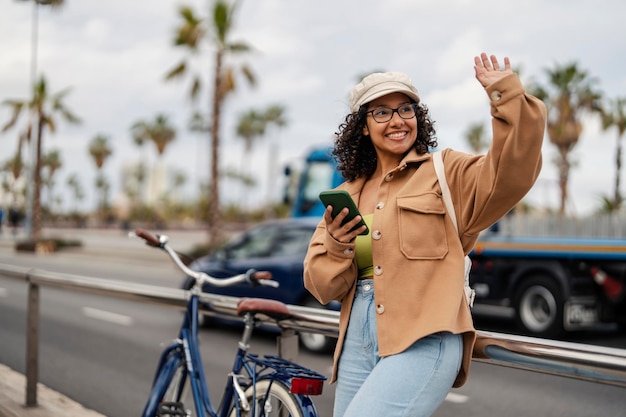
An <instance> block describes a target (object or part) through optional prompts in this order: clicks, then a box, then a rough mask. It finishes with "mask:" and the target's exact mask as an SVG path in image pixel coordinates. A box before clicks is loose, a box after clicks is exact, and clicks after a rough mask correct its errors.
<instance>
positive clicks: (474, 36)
mask: <svg viewBox="0 0 626 417" xmlns="http://www.w3.org/2000/svg"><path fill="white" fill-rule="evenodd" d="M187 3H188V4H191V5H193V6H194V7H195V9H196V11H197V12H198V13H199V14H200V15H202V16H206V13H207V11H208V8H209V2H208V1H207V0H190V1H188V2H187ZM179 5H180V3H179V2H177V1H174V0H152V1H151V0H133V1H130V2H129V1H122V0H110V1H106V2H66V5H65V7H63V8H62V9H61V10H59V11H57V12H52V11H50V10H46V9H45V8H41V10H40V14H39V16H40V20H39V22H40V25H39V52H38V65H37V67H38V69H39V72H42V73H44V74H45V75H46V77H47V79H48V80H49V84H50V88H51V90H52V91H53V92H56V91H60V90H62V89H64V88H66V87H72V91H71V93H70V94H69V95H68V96H67V98H66V99H67V105H68V107H70V108H71V109H72V110H73V111H75V112H76V113H77V114H78V115H79V116H80V117H81V118H82V119H83V123H82V124H81V125H80V126H70V125H66V124H64V123H61V122H59V130H58V132H57V134H56V135H54V136H48V137H46V139H45V148H46V149H47V150H49V149H51V148H59V149H60V150H61V152H62V158H63V161H64V167H63V169H62V171H61V172H60V173H59V174H58V175H59V178H58V183H61V182H63V183H64V182H65V178H66V177H67V176H68V175H69V173H71V172H80V173H81V179H83V181H84V184H85V186H86V188H89V192H90V194H93V193H92V190H91V188H93V181H94V178H95V168H94V164H93V161H91V160H90V159H89V157H88V155H87V150H86V149H87V146H88V143H89V141H90V140H91V139H92V138H93V137H94V136H95V135H96V134H99V133H102V134H107V135H110V137H111V141H112V144H113V146H114V156H113V157H112V158H111V160H110V161H109V162H107V165H106V166H105V167H106V172H107V174H108V175H109V176H110V179H111V182H112V183H113V184H112V185H113V190H112V191H113V193H114V194H116V193H117V194H119V192H120V180H119V177H120V175H121V173H120V172H121V167H122V166H123V165H124V164H126V163H128V162H129V161H133V160H139V159H140V158H142V157H145V156H144V153H143V152H147V151H148V149H146V150H145V151H143V152H142V151H141V150H140V149H138V148H136V147H135V146H134V145H133V144H132V140H131V138H130V132H129V127H130V125H131V124H132V123H134V122H136V121H137V120H139V119H152V118H154V117H155V115H156V114H157V113H164V114H167V115H168V116H169V117H170V119H171V121H172V123H174V124H175V125H176V126H177V128H178V137H177V139H176V141H175V142H174V143H173V144H172V145H171V146H170V148H168V150H167V151H166V155H165V156H164V161H165V163H166V164H167V165H168V166H171V167H172V168H174V169H182V170H185V172H187V174H188V177H189V178H190V179H193V181H194V183H196V182H197V181H199V180H201V179H206V178H207V175H208V163H209V162H208V161H209V158H208V144H207V142H208V139H207V138H201V137H199V136H198V135H195V134H192V133H190V132H188V131H187V130H186V124H187V120H188V118H189V114H190V111H191V108H192V106H191V104H190V103H189V102H188V100H187V88H188V86H189V84H188V81H187V82H186V81H185V80H183V81H181V82H172V83H165V82H164V81H163V76H164V74H165V73H166V71H167V70H168V69H170V68H172V66H173V65H175V64H176V63H177V62H178V61H179V60H180V59H181V58H182V57H183V56H184V53H183V52H182V51H180V50H176V49H175V48H173V47H172V41H171V38H172V34H173V31H174V28H175V27H176V25H177V23H178V16H177V9H178V7H179ZM240 5H241V7H240V9H239V13H238V15H237V19H236V25H235V32H234V34H235V36H234V38H235V39H242V40H245V41H246V42H248V43H250V44H251V45H253V46H254V48H255V52H254V53H252V54H250V55H249V56H247V57H246V59H245V62H246V63H249V64H250V65H251V67H252V68H253V69H254V71H255V73H256V74H257V76H258V79H259V85H258V87H257V88H255V89H250V88H248V87H246V86H243V85H242V88H240V89H239V91H238V92H237V93H236V94H235V95H233V96H232V97H230V98H229V100H228V101H227V103H226V106H225V109H224V111H225V113H224V124H223V127H222V137H223V146H222V158H223V161H224V164H225V165H232V166H235V167H240V166H241V155H242V151H241V140H240V139H238V138H237V137H236V135H235V133H234V127H235V125H236V121H237V117H238V115H239V114H241V113H242V112H243V111H245V110H247V109H249V108H263V107H265V106H268V105H271V104H281V105H283V106H285V108H286V109H287V118H288V119H289V125H288V126H286V127H285V128H284V129H282V130H280V131H274V132H272V136H271V137H267V138H264V140H263V142H262V143H259V145H258V146H257V147H256V148H255V152H254V155H253V158H252V160H251V161H250V166H251V169H254V170H255V171H257V172H259V173H262V174H260V175H259V177H260V180H261V181H265V179H264V178H265V175H264V173H266V172H267V170H268V169H267V165H268V157H267V154H268V146H269V144H270V143H279V144H280V152H279V153H278V154H277V159H278V161H277V162H278V163H279V164H284V163H288V162H293V161H295V160H297V159H298V158H300V157H302V156H303V155H304V153H305V152H306V150H307V149H308V148H310V147H312V146H314V145H319V144H330V143H331V137H332V134H333V133H334V132H335V130H336V129H337V126H338V124H339V123H340V122H341V121H342V120H343V117H344V115H345V113H346V111H347V95H348V92H349V91H350V88H351V87H352V85H353V84H354V83H355V82H356V79H357V77H358V76H359V75H362V74H363V73H366V72H369V71H372V70H381V69H382V70H399V71H404V72H406V73H408V74H409V75H410V76H411V78H412V79H413V81H414V82H415V84H416V85H417V88H418V90H419V91H420V94H421V96H422V98H423V101H424V102H425V103H426V104H427V105H428V106H429V108H430V110H431V113H432V115H433V118H434V119H435V120H436V121H437V127H438V137H439V142H440V145H441V146H451V147H454V148H457V149H461V150H463V149H465V148H466V145H465V138H464V136H463V135H464V131H465V130H466V128H467V126H468V125H469V124H470V123H474V122H476V121H481V120H483V121H485V123H488V121H489V105H488V101H487V97H486V95H485V93H484V91H482V89H481V88H480V86H479V85H478V83H477V81H476V80H475V78H474V72H473V57H474V55H476V54H478V53H480V52H482V51H486V52H488V53H495V54H497V55H498V56H503V55H505V54H506V55H508V56H510V57H511V60H512V62H513V65H519V66H521V67H522V79H523V80H530V79H536V80H542V81H543V80H545V78H543V77H545V73H544V70H545V68H547V67H552V66H553V65H554V64H555V63H566V62H569V61H573V60H574V61H577V62H578V63H579V65H580V67H581V68H583V69H586V70H588V71H589V73H590V74H591V75H592V76H595V77H597V78H598V79H599V81H600V85H599V87H600V88H601V89H602V90H603V91H605V93H606V94H607V96H608V97H618V96H624V95H626V73H625V72H624V71H623V68H624V66H625V64H626V63H625V62H624V61H625V60H626V58H625V57H626V44H624V42H623V39H625V38H626V29H625V28H624V25H622V24H621V23H620V22H619V21H618V19H621V16H624V15H625V14H626V13H625V12H626V3H624V4H623V3H619V2H613V1H610V0H596V1H593V2H592V1H591V0H570V1H566V0H552V1H550V2H544V1H540V0H528V1H526V2H501V1H495V0H480V1H479V0H451V1H446V2H415V1H411V0H389V1H385V2H381V1H369V0H365V1H364V0H346V1H341V2H339V1H336V0H334V1H329V0H319V1H316V2H298V1H290V0H264V1H262V2H260V1H242V2H241V3H240ZM31 16H32V7H30V5H29V4H25V3H20V2H10V3H8V4H5V5H4V6H3V7H2V13H1V14H0V38H1V39H3V41H2V42H0V56H2V61H3V62H2V65H0V101H1V100H5V99H8V98H25V97H26V96H28V94H29V92H30V87H29V86H30V80H31V78H30V71H31V69H30V68H31V66H30V63H31V61H30V57H31V27H30V22H31ZM211 53H212V52H211V50H210V49H206V50H204V52H203V54H204V55H203V56H202V59H200V60H197V61H196V62H195V65H194V69H196V70H198V71H202V73H203V74H206V80H207V82H208V81H210V78H209V77H210V71H211V69H212V67H211ZM207 93H208V92H205V94H207ZM198 106H199V108H201V109H203V110H204V111H207V109H208V107H209V99H208V98H207V97H206V95H205V96H204V97H203V99H202V100H201V101H200V102H199V103H198ZM9 116H10V113H9V112H8V109H7V108H5V107H4V106H2V107H0V124H3V122H4V121H6V120H7V119H8V117H9ZM594 123H597V122H594V121H593V120H592V119H590V120H589V122H588V123H586V126H585V131H584V133H583V136H582V137H581V140H580V143H579V145H578V146H577V148H576V149H575V154H576V155H577V156H578V158H579V163H578V166H576V167H575V168H574V169H573V170H572V174H571V193H572V194H571V195H572V199H573V200H574V202H575V207H576V209H577V210H578V212H580V213H583V212H589V211H590V210H592V209H593V207H594V206H597V194H598V193H599V192H602V193H611V192H612V181H613V179H612V178H613V175H614V167H613V165H614V164H613V152H614V144H615V135H614V134H613V133H611V132H602V131H601V130H600V129H599V128H598V127H597V125H594ZM15 138H16V133H15V132H8V133H5V134H0V161H3V160H6V159H7V158H8V155H11V154H12V152H13V149H14V146H15V144H16V139H15ZM546 140H547V139H546ZM544 150H545V152H544V154H545V157H544V161H545V162H544V169H543V171H542V174H541V180H540V182H539V183H538V184H541V185H539V186H538V187H537V191H535V190H533V192H532V193H531V195H532V196H534V197H533V198H535V199H536V200H537V201H538V202H540V203H541V204H543V203H544V202H545V204H554V201H555V200H556V199H555V198H553V197H554V195H555V193H557V192H558V190H557V189H555V187H553V186H552V184H554V179H555V178H556V176H555V168H554V166H553V164H552V159H553V157H554V150H553V149H552V147H551V145H550V144H549V143H546V145H545V146H544ZM150 155H151V156H149V158H151V160H154V158H155V156H154V153H152V154H150ZM623 183H626V182H625V181H623ZM58 188H61V187H58ZM195 189H196V187H195V185H193V186H192V184H191V183H190V184H187V186H186V191H185V192H186V193H187V194H186V195H189V196H191V195H194V193H195ZM253 194H254V193H253ZM223 195H224V196H225V197H226V198H231V199H234V200H235V201H236V199H237V198H238V195H235V196H230V197H228V189H226V190H225V192H224V193H223ZM265 195H266V192H265V186H264V185H263V184H262V185H261V186H260V187H259V191H258V192H256V194H255V196H253V198H252V199H251V200H250V201H258V202H259V203H262V202H264V198H265ZM537 196H538V197H537ZM94 202H95V198H94V197H93V195H91V196H90V197H89V198H88V199H87V200H86V201H85V203H84V204H85V205H86V206H87V205H88V206H89V208H93V205H94Z"/></svg>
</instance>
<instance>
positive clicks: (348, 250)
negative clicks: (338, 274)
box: [343, 248, 354, 255]
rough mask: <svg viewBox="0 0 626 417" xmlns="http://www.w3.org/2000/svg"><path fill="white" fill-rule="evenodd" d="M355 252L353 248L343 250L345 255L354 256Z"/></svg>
mask: <svg viewBox="0 0 626 417" xmlns="http://www.w3.org/2000/svg"><path fill="white" fill-rule="evenodd" d="M353 252H354V249H352V248H347V249H344V250H343V254H344V255H352V253H353Z"/></svg>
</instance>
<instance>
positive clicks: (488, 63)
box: [474, 52, 513, 87]
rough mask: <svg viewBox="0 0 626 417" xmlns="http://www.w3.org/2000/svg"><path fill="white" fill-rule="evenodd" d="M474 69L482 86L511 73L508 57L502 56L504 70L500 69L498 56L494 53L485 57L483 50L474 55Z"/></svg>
mask: <svg viewBox="0 0 626 417" xmlns="http://www.w3.org/2000/svg"><path fill="white" fill-rule="evenodd" d="M474 71H475V72H476V79H477V80H478V81H479V82H480V84H481V85H482V86H483V87H487V86H489V85H491V84H493V83H495V82H496V81H498V80H501V79H502V78H504V77H506V76H507V75H509V74H512V73H513V71H512V70H511V62H510V61H509V57H506V56H505V57H504V70H500V64H499V63H498V58H496V56H495V55H491V57H487V54H486V53H484V52H483V53H482V54H480V56H475V57H474Z"/></svg>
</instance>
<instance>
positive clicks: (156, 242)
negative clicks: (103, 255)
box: [134, 229, 326, 417]
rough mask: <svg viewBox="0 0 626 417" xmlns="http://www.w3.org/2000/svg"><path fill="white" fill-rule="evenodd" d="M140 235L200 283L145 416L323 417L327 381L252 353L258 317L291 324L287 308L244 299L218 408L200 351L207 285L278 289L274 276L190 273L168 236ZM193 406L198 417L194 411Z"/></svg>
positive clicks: (159, 368) (168, 351) (163, 360)
mask: <svg viewBox="0 0 626 417" xmlns="http://www.w3.org/2000/svg"><path fill="white" fill-rule="evenodd" d="M134 235H136V236H138V237H140V238H142V239H144V240H145V241H146V243H147V244H148V245H150V246H153V247H157V248H161V249H163V250H165V251H166V252H167V253H168V254H169V255H170V257H171V258H172V260H174V263H175V264H176V265H177V266H178V267H179V268H180V269H181V270H183V272H184V273H186V274H187V275H189V276H190V277H193V278H194V279H195V280H196V283H195V285H194V287H193V288H192V289H191V291H190V297H189V302H188V303H187V310H186V312H185V316H184V319H183V323H182V326H181V328H180V333H179V336H178V338H177V339H176V340H174V341H173V342H172V343H171V344H170V345H169V346H168V347H166V348H165V350H164V351H163V353H162V354H161V358H160V360H159V364H158V366H157V371H156V375H155V377H154V382H153V385H152V390H151V392H150V397H149V399H148V403H147V404H146V407H145V409H144V411H143V413H142V416H143V417H155V416H161V417H179V416H195V417H206V416H210V417H262V416H267V417H269V416H281V417H282V416H292V417H317V415H318V414H317V409H316V408H315V405H314V404H313V402H312V400H311V398H310V396H312V395H320V394H321V393H322V387H323V385H324V380H325V379H326V377H325V376H323V375H321V374H319V373H317V372H315V371H313V370H310V369H307V368H305V367H303V366H301V365H298V364H296V363H293V362H290V361H287V360H285V359H283V358H281V357H278V356H262V357H261V356H258V355H255V354H252V353H249V352H248V349H249V344H250V340H251V338H252V332H253V329H254V328H255V327H256V325H257V324H258V323H259V318H258V317H257V315H260V314H262V315H265V316H269V317H271V318H273V319H274V320H276V322H277V323H279V324H280V321H282V320H286V319H289V318H290V317H291V314H290V312H289V309H288V308H287V306H286V305H285V304H283V303H281V302H279V301H274V300H266V299H255V298H244V299H241V301H240V302H239V303H238V306H237V313H238V314H239V315H241V316H243V321H244V330H243V335H242V337H241V340H240V342H239V347H238V349H237V353H236V354H235V360H234V362H233V366H232V369H231V371H230V373H229V374H228V381H227V383H226V386H225V388H224V393H223V395H222V398H221V401H220V405H219V407H218V408H217V409H215V408H214V407H213V404H212V402H211V399H210V395H209V392H208V389H207V385H206V382H205V377H204V370H203V366H202V359H201V357H200V350H199V349H198V297H199V294H200V293H201V288H202V284H203V283H205V282H208V283H210V284H212V285H220V286H228V285H233V284H236V283H241V282H244V281H247V282H248V283H250V284H251V285H269V286H276V284H277V283H276V282H275V281H271V279H270V278H271V275H270V273H269V272H264V271H259V272H257V271H254V270H251V271H248V272H247V273H246V274H241V275H236V276H233V277H230V278H226V279H216V278H213V277H211V276H209V275H207V274H205V273H202V272H196V271H193V270H191V269H189V268H188V267H187V266H186V265H185V264H184V263H183V261H182V260H181V258H180V256H179V255H178V254H177V253H176V252H175V251H174V250H173V249H172V248H171V247H170V246H169V245H168V238H167V236H163V235H161V236H154V235H152V234H150V233H148V232H146V231H144V230H141V229H137V230H136V231H135V233H134ZM192 402H193V405H194V409H195V414H194V413H193V411H192V410H191V408H190V405H191V403H192Z"/></svg>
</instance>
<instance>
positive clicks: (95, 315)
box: [82, 307, 133, 326]
mask: <svg viewBox="0 0 626 417" xmlns="http://www.w3.org/2000/svg"><path fill="white" fill-rule="evenodd" d="M82 312H83V315H85V316H87V317H89V318H92V319H97V320H102V321H107V322H109V323H115V324H119V325H122V326H131V325H132V324H133V318H132V317H129V316H124V315H122V314H117V313H113V312H111V311H105V310H99V309H97V308H92V307H83V308H82Z"/></svg>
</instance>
